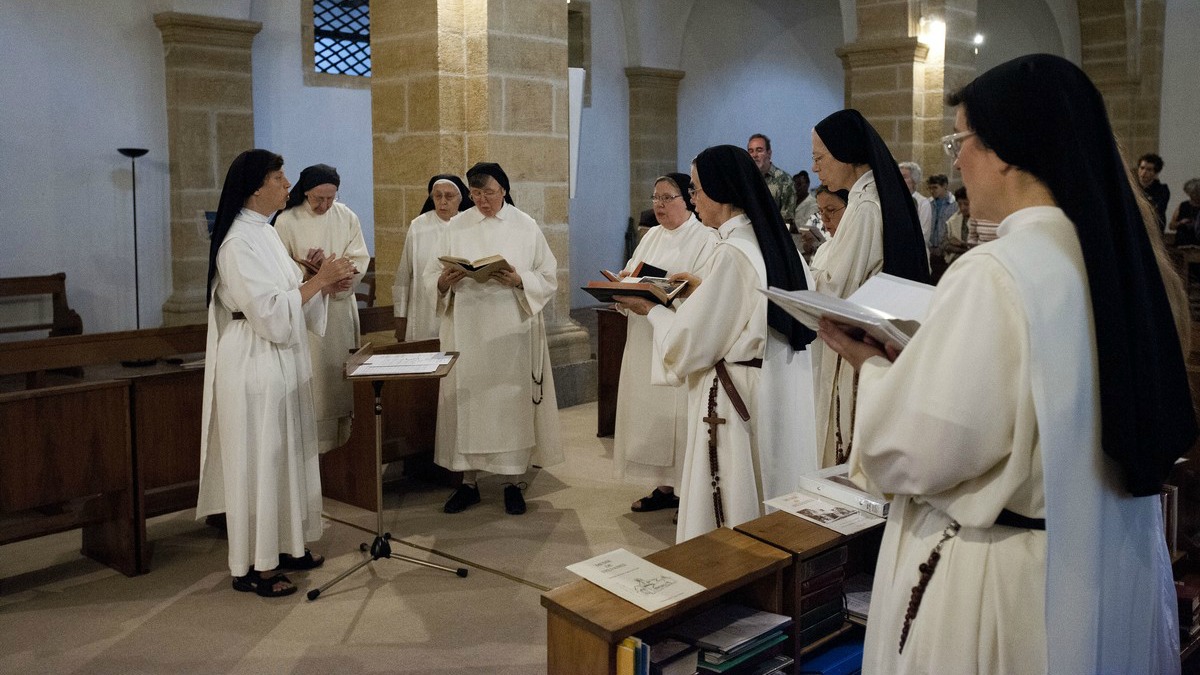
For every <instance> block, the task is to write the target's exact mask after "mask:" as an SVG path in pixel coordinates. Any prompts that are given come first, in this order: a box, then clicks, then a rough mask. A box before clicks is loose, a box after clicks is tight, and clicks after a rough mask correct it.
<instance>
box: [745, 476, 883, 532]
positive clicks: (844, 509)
mask: <svg viewBox="0 0 1200 675" xmlns="http://www.w3.org/2000/svg"><path fill="white" fill-rule="evenodd" d="M846 471H847V467H846V466H845V465H841V466H835V467H828V468H826V469H821V470H819V471H816V472H814V473H811V474H805V475H802V476H799V477H798V478H799V480H798V481H797V483H798V487H799V489H798V490H796V491H795V492H790V493H788V494H786V495H780V496H778V497H775V498H773V499H768V500H767V501H765V502H763V503H764V504H766V505H767V506H770V507H772V508H776V509H779V510H780V511H787V512H788V513H790V514H792V515H794V516H797V517H799V518H803V519H804V520H807V521H809V522H811V523H816V524H817V525H820V526H822V527H826V528H828V529H830V530H833V531H834V532H837V533H839V534H854V533H855V532H861V531H863V530H866V529H870V528H872V527H876V526H878V525H882V524H883V523H884V521H885V520H886V517H885V516H882V515H879V514H881V513H883V514H885V513H887V512H888V502H887V501H886V500H884V499H880V498H878V497H876V496H875V495H872V494H870V493H868V492H864V491H862V490H860V489H858V487H857V486H855V485H854V483H852V482H851V481H850V479H849V478H848V477H847V475H846Z"/></svg>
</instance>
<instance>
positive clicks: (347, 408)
mask: <svg viewBox="0 0 1200 675" xmlns="http://www.w3.org/2000/svg"><path fill="white" fill-rule="evenodd" d="M275 231H276V232H278V233H279V238H280V240H282V241H283V245H284V246H285V247H286V248H287V250H288V252H289V253H290V254H291V255H292V257H293V258H297V259H300V260H303V259H304V258H305V257H307V256H308V250H309V249H310V248H319V249H322V250H323V251H325V254H326V255H336V256H338V257H339V258H343V257H346V258H350V260H351V261H352V262H353V263H354V267H355V268H356V269H357V270H358V274H355V275H354V284H353V285H351V286H350V289H349V290H347V291H342V292H341V293H336V294H334V295H332V296H330V298H329V323H328V325H327V326H326V327H325V335H317V334H316V333H312V332H309V334H308V347H309V352H310V353H311V355H312V368H313V385H312V388H313V407H314V408H315V410H316V415H317V444H318V446H319V447H320V451H321V452H328V451H329V450H332V449H334V448H336V447H338V446H340V445H342V444H343V443H345V442H346V440H347V439H349V438H350V418H351V416H352V415H353V413H354V388H353V386H352V384H351V383H350V382H349V381H348V380H346V378H345V375H344V368H343V366H344V365H345V363H346V358H347V357H348V356H349V355H350V352H351V350H354V349H358V347H359V335H358V327H359V323H358V302H357V300H356V299H355V297H354V287H355V286H357V285H358V282H359V281H360V280H361V279H362V277H363V275H364V274H366V271H367V265H369V264H370V263H371V253H370V251H368V250H367V242H366V240H365V239H363V233H362V226H361V225H360V224H359V222H358V216H357V215H355V214H354V212H353V211H351V210H350V208H349V207H347V206H346V205H345V204H342V203H340V202H334V203H333V206H331V207H329V210H328V211H326V212H325V213H324V214H322V215H319V216H318V215H316V214H315V213H313V212H312V209H311V208H310V207H309V205H308V202H307V201H306V202H303V203H301V204H300V205H299V206H295V207H292V208H290V209H288V210H287V211H284V212H283V213H280V214H279V217H278V218H276V219H275Z"/></svg>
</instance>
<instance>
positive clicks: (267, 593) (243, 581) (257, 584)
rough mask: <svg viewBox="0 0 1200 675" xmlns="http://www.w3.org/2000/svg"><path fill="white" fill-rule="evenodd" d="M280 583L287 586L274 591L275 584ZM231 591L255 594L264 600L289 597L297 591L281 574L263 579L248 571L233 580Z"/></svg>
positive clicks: (256, 573)
mask: <svg viewBox="0 0 1200 675" xmlns="http://www.w3.org/2000/svg"><path fill="white" fill-rule="evenodd" d="M280 583H284V584H289V585H288V586H286V587H284V588H281V589H276V588H275V584H280ZM233 590H235V591H241V592H242V593H257V594H258V595H259V596H261V597H264V598H281V597H283V596H285V595H291V594H292V593H295V592H296V591H297V590H299V589H297V588H296V585H295V584H293V583H292V580H291V579H288V578H287V577H285V576H283V575H282V574H276V575H273V576H271V577H267V578H263V576H262V575H261V574H259V573H258V572H256V571H254V570H250V572H249V573H248V574H246V576H244V577H234V578H233Z"/></svg>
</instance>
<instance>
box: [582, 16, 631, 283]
mask: <svg viewBox="0 0 1200 675" xmlns="http://www.w3.org/2000/svg"><path fill="white" fill-rule="evenodd" d="M591 21H592V69H591V73H590V74H589V75H590V77H591V82H592V97H591V105H590V106H587V107H584V108H583V110H582V111H581V113H580V123H579V163H578V171H579V173H578V175H577V176H576V177H575V198H574V199H572V200H571V204H570V209H571V211H570V223H571V304H572V305H573V306H576V307H579V306H586V305H590V304H593V303H594V300H593V298H592V296H590V295H588V294H587V293H584V292H583V291H581V290H579V289H578V287H579V286H582V285H584V284H586V283H587V282H588V281H589V280H591V279H596V278H598V275H599V274H600V270H601V269H610V270H616V269H619V268H620V267H622V266H624V264H625V259H624V241H625V239H624V236H625V227H626V219H627V218H629V215H630V214H629V200H628V198H627V196H626V195H627V192H628V188H627V187H626V186H628V185H629V86H628V81H627V80H626V78H625V66H626V65H628V64H627V63H626V58H625V29H624V23H623V21H624V18H623V15H622V12H621V8H620V6H619V4H618V2H617V0H592V3H591ZM646 194H650V193H649V192H647V193H646Z"/></svg>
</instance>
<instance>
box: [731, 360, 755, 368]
mask: <svg viewBox="0 0 1200 675" xmlns="http://www.w3.org/2000/svg"><path fill="white" fill-rule="evenodd" d="M733 365H735V366H746V367H747V368H762V359H750V360H748V361H734V362H733Z"/></svg>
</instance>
